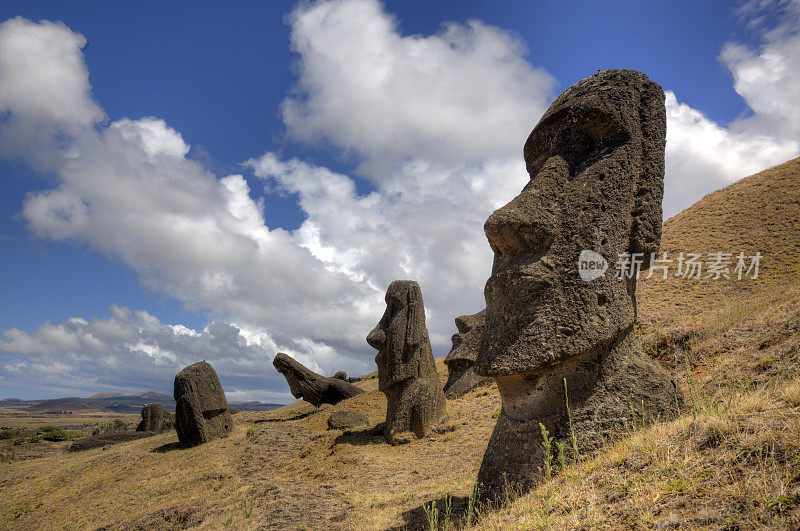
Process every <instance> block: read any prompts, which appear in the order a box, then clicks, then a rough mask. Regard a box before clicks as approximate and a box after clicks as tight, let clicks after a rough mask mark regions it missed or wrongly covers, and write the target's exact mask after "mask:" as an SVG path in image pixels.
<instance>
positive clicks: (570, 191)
mask: <svg viewBox="0 0 800 531" xmlns="http://www.w3.org/2000/svg"><path fill="white" fill-rule="evenodd" d="M665 132H666V117H665V108H664V92H663V91H662V90H661V87H660V86H658V85H657V84H656V83H653V82H652V81H650V80H649V79H648V78H647V76H645V75H644V74H642V73H641V72H637V71H634V70H605V71H601V72H598V73H597V74H595V75H593V76H591V77H589V78H586V79H584V80H582V81H580V82H578V83H576V84H575V85H573V86H571V87H569V88H568V89H567V90H565V91H564V92H563V93H562V94H561V95H560V96H559V97H558V98H557V99H556V100H555V101H554V102H553V104H552V105H551V106H550V108H549V109H548V110H547V112H546V113H545V114H544V116H542V118H541V120H540V121H539V123H538V125H537V126H536V127H535V128H534V130H533V132H531V134H530V136H529V137H528V140H527V142H526V143H525V148H524V156H525V164H526V168H527V171H528V174H529V175H530V182H529V183H528V184H527V185H526V186H525V188H523V190H522V192H520V194H519V195H518V196H517V197H515V198H514V199H513V200H512V201H511V202H510V203H508V204H507V205H505V206H503V207H502V208H500V209H498V210H496V211H495V212H494V213H493V214H492V215H491V216H490V217H489V219H488V220H487V221H486V224H485V225H484V230H485V232H486V237H487V239H488V240H489V244H490V246H491V248H492V250H493V251H494V264H493V267H492V275H491V277H490V278H489V280H488V281H487V282H486V288H485V291H484V294H485V298H486V331H485V333H484V336H483V339H482V343H481V349H480V351H479V353H478V356H477V359H476V361H475V372H476V373H477V374H480V375H484V376H491V377H493V378H494V379H495V380H496V382H497V386H498V388H499V391H500V394H501V397H502V402H503V406H502V409H501V412H500V416H499V418H498V421H497V425H496V426H495V429H494V432H493V433H492V437H491V440H490V441H489V445H488V447H487V449H486V453H485V455H484V458H483V462H482V464H481V468H480V472H479V474H478V481H479V482H481V483H482V484H483V485H484V487H485V488H486V489H487V491H488V493H489V494H490V495H498V494H500V493H501V492H502V490H503V489H504V488H505V487H506V486H510V487H512V488H516V489H523V490H524V489H526V488H529V487H530V486H531V485H532V484H533V483H535V482H536V481H537V480H538V479H539V478H540V477H541V472H540V470H541V467H542V449H541V442H542V432H541V429H540V424H541V425H542V426H544V427H545V428H546V429H547V430H548V431H549V433H550V435H551V436H553V437H554V438H555V439H556V440H558V441H564V442H565V443H566V445H567V448H573V446H574V447H575V448H576V449H577V451H578V452H580V453H583V452H591V451H593V450H595V449H596V448H598V447H599V446H600V445H602V444H603V443H604V441H605V440H606V439H608V438H609V437H612V436H614V435H615V434H617V433H618V432H620V431H622V430H623V429H624V427H625V423H628V425H630V422H631V421H632V420H634V419H632V418H631V417H632V416H633V415H635V416H637V418H636V419H635V421H636V422H637V423H641V422H642V420H650V419H655V418H668V417H670V416H673V415H674V414H675V412H676V409H677V408H676V406H677V405H678V404H679V402H680V401H681V400H682V396H681V394H680V392H679V391H678V390H677V387H676V385H675V383H674V382H673V380H672V378H670V375H669V374H668V373H667V372H666V371H665V370H664V369H663V368H662V367H661V366H660V365H658V364H657V363H656V362H654V361H653V360H651V359H650V358H649V357H647V356H646V355H645V354H643V353H642V352H640V351H639V350H637V348H636V346H635V344H634V340H633V337H632V335H631V331H632V329H633V323H634V320H635V317H636V298H635V291H636V278H635V276H625V275H623V276H622V278H619V277H618V276H617V275H616V274H615V272H614V271H613V270H611V271H609V272H607V273H606V272H605V271H602V272H600V273H599V274H597V275H592V276H591V277H588V278H587V279H585V280H584V279H582V278H581V275H580V274H579V267H578V262H579V257H580V255H581V253H582V252H584V251H587V250H589V251H592V252H593V253H597V254H600V255H602V256H603V257H605V259H606V260H608V261H609V262H611V263H615V262H616V261H617V259H618V257H619V256H620V255H623V256H624V255H625V253H628V254H629V256H630V255H633V256H640V257H645V258H644V260H642V266H643V269H647V267H648V266H649V258H650V254H651V253H655V252H656V251H657V250H658V247H659V242H660V239H661V199H662V195H663V187H664V146H665ZM634 253H641V254H638V255H635V254H634ZM567 401H568V403H569V409H568V408H567ZM573 443H574V445H573Z"/></svg>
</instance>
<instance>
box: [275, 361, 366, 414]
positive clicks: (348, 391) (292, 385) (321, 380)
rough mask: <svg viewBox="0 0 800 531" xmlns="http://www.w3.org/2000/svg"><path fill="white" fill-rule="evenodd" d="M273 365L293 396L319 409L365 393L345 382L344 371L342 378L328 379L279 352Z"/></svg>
mask: <svg viewBox="0 0 800 531" xmlns="http://www.w3.org/2000/svg"><path fill="white" fill-rule="evenodd" d="M272 365H273V366H274V367H275V370H277V371H278V372H279V373H281V374H282V375H283V376H284V378H286V383H288V384H289V389H290V390H291V392H292V396H294V397H295V398H302V399H303V400H305V401H306V402H309V403H310V404H313V405H315V406H317V407H319V406H320V405H322V404H338V403H339V402H341V401H342V400H345V399H347V398H350V397H353V396H356V395H360V394H361V393H363V392H364V391H363V390H362V389H360V388H359V387H356V386H355V385H353V384H351V383H348V382H346V381H345V378H347V375H345V373H344V372H343V371H339V372H337V373H336V374H339V373H341V374H342V375H344V376H342V377H341V378H337V377H333V378H328V377H326V376H322V375H321V374H317V373H315V372H314V371H312V370H310V369H308V368H306V367H305V366H304V365H303V364H302V363H300V362H299V361H297V360H295V359H294V358H292V357H291V356H289V355H288V354H284V353H283V352H278V354H277V355H276V356H275V359H274V360H272Z"/></svg>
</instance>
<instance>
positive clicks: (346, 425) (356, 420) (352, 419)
mask: <svg viewBox="0 0 800 531" xmlns="http://www.w3.org/2000/svg"><path fill="white" fill-rule="evenodd" d="M367 424H369V420H368V419H367V417H365V416H364V414H363V413H361V412H359V411H356V410H355V409H343V410H341V411H337V412H335V413H331V416H330V417H328V429H329V430H352V429H353V428H358V427H362V426H366V425H367Z"/></svg>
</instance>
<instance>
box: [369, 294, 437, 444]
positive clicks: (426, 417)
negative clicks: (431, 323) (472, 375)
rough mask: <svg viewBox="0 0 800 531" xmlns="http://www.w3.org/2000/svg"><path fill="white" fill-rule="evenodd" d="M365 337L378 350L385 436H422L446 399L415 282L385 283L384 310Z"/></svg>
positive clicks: (396, 438)
mask: <svg viewBox="0 0 800 531" xmlns="http://www.w3.org/2000/svg"><path fill="white" fill-rule="evenodd" d="M367 343H369V345H370V346H371V347H372V348H374V349H376V350H377V351H378V355H377V356H376V357H375V362H376V363H377V365H378V389H380V390H381V391H383V393H384V394H385V395H386V399H387V408H386V427H385V429H384V435H385V436H386V439H387V440H388V441H389V442H390V443H395V442H399V441H400V440H404V439H405V436H404V435H403V434H404V433H405V432H413V433H414V435H416V436H417V437H424V436H425V435H427V434H428V433H429V432H430V431H431V428H432V427H433V425H434V424H435V423H436V422H437V421H438V420H440V419H441V418H442V417H444V415H445V408H446V403H447V399H446V398H445V396H444V393H443V392H442V385H441V382H440V381H439V375H438V374H437V373H436V364H435V362H434V361H433V353H432V351H431V342H430V340H429V339H428V329H427V328H426V326H425V307H424V306H423V303H422V292H421V291H420V289H419V285H418V284H417V283H416V282H414V281H412V280H395V281H394V282H392V283H391V284H390V285H389V289H387V290H386V311H385V312H384V314H383V317H382V318H381V320H380V322H379V323H378V325H377V326H376V327H375V328H374V329H373V330H372V331H371V332H370V333H369V335H368V336H367Z"/></svg>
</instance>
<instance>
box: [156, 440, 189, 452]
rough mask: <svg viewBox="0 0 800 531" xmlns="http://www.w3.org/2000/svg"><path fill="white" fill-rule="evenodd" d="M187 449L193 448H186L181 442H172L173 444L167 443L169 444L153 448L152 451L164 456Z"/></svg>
mask: <svg viewBox="0 0 800 531" xmlns="http://www.w3.org/2000/svg"><path fill="white" fill-rule="evenodd" d="M187 448H191V447H190V446H184V445H182V444H181V443H180V442H171V443H167V444H162V445H161V446H158V447H156V448H153V449H152V450H150V451H151V452H155V453H158V454H163V453H166V452H172V451H174V450H185V449H187Z"/></svg>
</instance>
